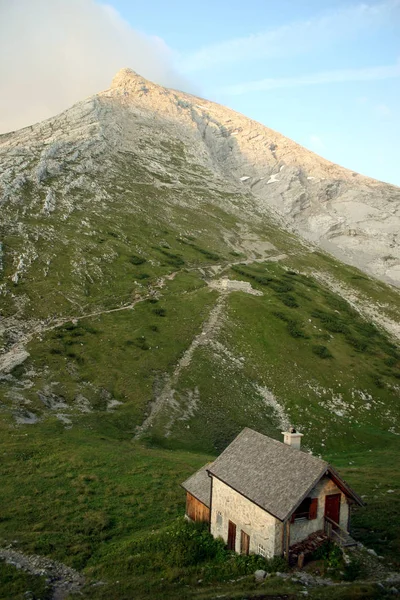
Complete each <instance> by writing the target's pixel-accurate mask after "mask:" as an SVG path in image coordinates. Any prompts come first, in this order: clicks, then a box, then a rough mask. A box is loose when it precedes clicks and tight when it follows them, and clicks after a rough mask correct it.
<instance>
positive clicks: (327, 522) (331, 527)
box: [324, 516, 349, 543]
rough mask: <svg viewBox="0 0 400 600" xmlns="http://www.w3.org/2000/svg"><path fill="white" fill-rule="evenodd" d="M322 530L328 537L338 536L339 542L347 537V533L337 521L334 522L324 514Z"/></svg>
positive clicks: (343, 541) (344, 540)
mask: <svg viewBox="0 0 400 600" xmlns="http://www.w3.org/2000/svg"><path fill="white" fill-rule="evenodd" d="M324 531H325V533H326V535H327V536H328V537H329V538H331V539H334V538H335V537H336V538H338V541H339V543H340V542H342V543H345V542H346V540H347V539H348V537H349V533H348V532H347V531H346V530H345V529H343V527H340V525H339V523H335V521H333V520H332V519H330V518H329V517H327V516H324Z"/></svg>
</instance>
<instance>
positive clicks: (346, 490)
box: [328, 465, 365, 506]
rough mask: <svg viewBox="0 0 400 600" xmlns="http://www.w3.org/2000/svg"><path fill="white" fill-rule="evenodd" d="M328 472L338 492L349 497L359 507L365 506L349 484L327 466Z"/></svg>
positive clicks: (330, 466) (332, 468)
mask: <svg viewBox="0 0 400 600" xmlns="http://www.w3.org/2000/svg"><path fill="white" fill-rule="evenodd" d="M328 472H329V473H330V475H331V477H332V479H333V480H334V482H335V483H336V485H337V486H338V488H339V489H340V490H342V492H343V493H344V494H346V496H350V497H351V498H353V500H354V501H355V502H356V503H357V504H358V505H359V506H365V502H363V500H362V499H361V498H360V496H359V495H358V494H356V492H355V491H354V490H353V489H352V488H351V487H350V486H349V484H348V483H347V482H346V481H345V480H344V479H343V478H342V477H341V476H340V475H339V473H338V472H337V471H336V469H334V467H332V465H328Z"/></svg>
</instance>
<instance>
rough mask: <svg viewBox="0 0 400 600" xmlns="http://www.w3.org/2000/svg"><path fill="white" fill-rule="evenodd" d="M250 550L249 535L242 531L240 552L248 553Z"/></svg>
mask: <svg viewBox="0 0 400 600" xmlns="http://www.w3.org/2000/svg"><path fill="white" fill-rule="evenodd" d="M249 551H250V536H249V535H248V534H247V533H245V532H244V531H242V532H241V533H240V553H241V554H248V553H249Z"/></svg>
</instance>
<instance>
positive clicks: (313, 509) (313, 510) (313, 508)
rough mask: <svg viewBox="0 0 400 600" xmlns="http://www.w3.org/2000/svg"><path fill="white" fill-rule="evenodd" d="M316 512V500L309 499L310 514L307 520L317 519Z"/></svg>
mask: <svg viewBox="0 0 400 600" xmlns="http://www.w3.org/2000/svg"><path fill="white" fill-rule="evenodd" d="M317 512H318V498H311V503H310V513H309V516H308V518H309V519H310V520H312V519H316V518H317Z"/></svg>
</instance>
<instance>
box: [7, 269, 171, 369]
mask: <svg viewBox="0 0 400 600" xmlns="http://www.w3.org/2000/svg"><path fill="white" fill-rule="evenodd" d="M175 275H176V272H175V273H171V274H170V275H167V276H166V277H161V278H160V279H159V280H158V281H157V283H156V284H155V285H154V286H153V288H151V290H150V291H149V293H147V294H146V295H145V296H140V297H137V298H136V300H134V301H133V302H130V303H129V304H124V305H123V306H119V307H118V308H110V309H108V310H99V311H95V312H92V313H87V314H83V315H75V316H69V317H64V318H61V319H54V320H52V321H51V322H50V323H47V324H46V323H45V324H43V323H40V324H38V325H36V326H35V327H34V328H33V329H32V330H31V331H28V332H27V333H25V334H24V335H23V336H22V338H21V339H20V340H18V342H16V343H15V344H14V345H13V346H12V347H11V348H10V349H9V350H8V352H6V353H4V354H3V355H0V373H2V372H3V373H10V372H11V371H12V369H13V368H14V367H16V366H17V365H19V364H21V363H23V362H24V361H25V360H26V359H27V358H28V357H29V353H28V352H27V351H26V349H25V347H26V344H28V343H29V342H30V341H31V340H32V339H33V338H34V337H35V336H36V335H41V334H43V333H46V332H47V331H52V330H53V329H57V327H61V326H62V325H65V324H66V323H70V322H71V321H72V322H73V323H74V322H78V321H82V320H83V319H90V318H93V317H99V316H101V315H107V314H110V313H114V312H120V311H122V310H132V309H133V308H135V306H136V305H137V304H139V303H140V302H144V301H145V300H148V299H149V298H152V297H154V294H155V292H156V291H157V290H159V289H161V288H162V287H164V285H165V280H166V279H169V280H171V279H174V277H175ZM4 330H5V329H4Z"/></svg>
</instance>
